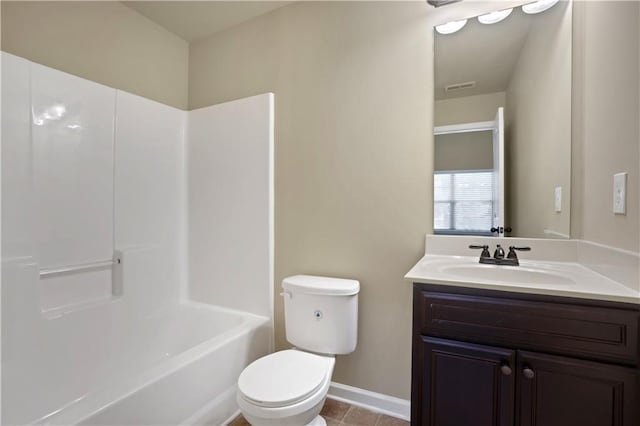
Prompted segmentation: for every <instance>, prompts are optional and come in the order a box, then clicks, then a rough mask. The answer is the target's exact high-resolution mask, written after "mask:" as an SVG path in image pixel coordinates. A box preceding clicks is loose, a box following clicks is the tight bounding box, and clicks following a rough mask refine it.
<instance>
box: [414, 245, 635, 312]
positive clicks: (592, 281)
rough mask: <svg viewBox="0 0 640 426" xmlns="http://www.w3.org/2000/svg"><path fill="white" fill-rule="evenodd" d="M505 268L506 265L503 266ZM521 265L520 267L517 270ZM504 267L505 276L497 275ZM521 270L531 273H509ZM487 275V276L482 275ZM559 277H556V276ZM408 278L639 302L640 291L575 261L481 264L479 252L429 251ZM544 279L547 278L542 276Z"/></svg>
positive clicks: (487, 287)
mask: <svg viewBox="0 0 640 426" xmlns="http://www.w3.org/2000/svg"><path fill="white" fill-rule="evenodd" d="M451 265H454V266H455V268H459V269H460V268H462V270H464V269H465V268H466V270H469V271H473V270H474V269H475V268H480V269H481V270H479V272H482V273H484V272H487V274H478V276H477V277H476V276H474V277H472V278H468V277H465V276H464V275H458V274H456V273H455V269H451V268H449V269H450V270H453V271H454V272H453V273H452V272H449V270H448V267H449V266H451ZM502 268H505V269H502ZM515 268H520V270H514V269H515ZM501 271H504V275H505V277H507V278H506V279H504V280H502V279H495V277H499V276H500V275H501V274H502V272H501ZM547 272H548V273H549V274H550V276H551V279H549V280H547V281H548V282H535V281H536V279H537V278H536V274H537V275H540V276H544V274H545V273H547ZM519 274H523V275H526V274H529V275H530V276H531V277H533V278H532V280H531V282H527V279H524V280H521V282H518V280H517V279H515V280H514V279H509V278H508V277H509V276H511V275H513V276H518V275H519ZM481 275H486V276H481ZM553 277H556V278H557V279H555V280H554V279H553ZM405 279H406V280H408V281H411V282H413V283H425V284H435V285H447V286H456V287H467V288H477V289H486V290H499V291H508V292H516V293H528V294H543V295H551V296H563V297H575V298H582V299H593V300H607V301H614V302H625V303H633V304H640V292H638V291H635V290H634V289H632V288H629V287H627V286H625V285H623V284H620V283H618V282H616V281H613V280H611V279H610V278H607V277H605V276H604V275H600V274H598V273H596V272H594V271H592V270H591V269H589V268H586V267H585V266H583V265H581V264H579V263H575V262H553V261H537V260H522V259H521V260H520V266H502V265H501V266H496V265H479V264H478V256H450V255H437V254H427V255H425V256H424V257H423V258H422V259H420V261H418V263H417V264H416V265H415V266H414V267H413V268H411V270H410V271H409V272H408V273H407V274H406V275H405ZM543 281H544V280H543Z"/></svg>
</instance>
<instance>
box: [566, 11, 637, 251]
mask: <svg viewBox="0 0 640 426" xmlns="http://www.w3.org/2000/svg"><path fill="white" fill-rule="evenodd" d="M638 9H639V4H638V3H637V2H626V1H620V2H616V1H602V2H585V3H579V4H576V11H577V12H578V15H577V19H576V28H575V32H576V35H577V37H576V39H577V40H579V41H580V42H579V43H578V44H576V47H577V49H578V51H577V52H576V56H575V57H574V65H575V72H574V74H575V75H576V79H575V80H574V89H576V90H575V91H574V93H577V96H578V97H579V99H574V107H575V108H576V111H575V112H574V138H573V149H574V152H573V156H574V163H577V164H579V166H578V168H576V169H575V173H574V175H575V176H574V182H575V183H576V184H577V185H576V186H577V188H576V189H575V190H578V191H579V192H578V193H576V195H575V197H574V210H575V211H574V214H573V218H572V221H573V222H575V223H572V233H573V234H574V235H575V236H576V237H580V238H584V239H586V240H589V241H595V242H598V243H602V244H606V245H611V246H614V247H618V248H622V249H626V250H631V251H634V252H638V251H640V235H639V234H640V228H639V222H640V214H639V201H638V200H639V198H640V197H639V195H640V194H639V192H640V189H639V188H638V181H639V169H640V161H639V160H640V132H639V128H638V123H639V120H638V118H639V116H640V105H639V90H640V88H639V78H638V76H639V75H640V69H639V57H638V56H639V48H640V47H639V43H640V41H639V34H638V31H639V16H640V15H639V10H638ZM618 172H628V173H629V175H628V181H627V214H626V216H622V215H614V214H613V212H612V203H613V201H612V200H613V190H612V187H613V174H614V173H618ZM575 190H574V191H575ZM576 207H578V208H576Z"/></svg>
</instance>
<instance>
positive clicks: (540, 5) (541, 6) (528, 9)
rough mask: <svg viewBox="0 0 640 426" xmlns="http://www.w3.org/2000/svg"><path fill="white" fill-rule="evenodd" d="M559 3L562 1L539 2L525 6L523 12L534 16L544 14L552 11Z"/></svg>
mask: <svg viewBox="0 0 640 426" xmlns="http://www.w3.org/2000/svg"><path fill="white" fill-rule="evenodd" d="M559 1H560V0H538V1H536V2H533V3H529V4H525V5H523V6H522V11H523V12H524V13H527V14H529V15H533V14H535V13H540V12H544V11H545V10H547V9H551V8H552V7H553V6H555V4H556V3H558V2H559Z"/></svg>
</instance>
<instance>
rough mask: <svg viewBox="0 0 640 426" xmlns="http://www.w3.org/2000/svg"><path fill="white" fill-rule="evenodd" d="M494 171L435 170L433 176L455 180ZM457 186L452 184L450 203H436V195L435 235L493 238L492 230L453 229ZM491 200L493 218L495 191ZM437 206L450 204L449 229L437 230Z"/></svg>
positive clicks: (434, 203)
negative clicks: (440, 175)
mask: <svg viewBox="0 0 640 426" xmlns="http://www.w3.org/2000/svg"><path fill="white" fill-rule="evenodd" d="M493 172H494V170H493V169H470V170H434V172H433V174H434V176H435V175H439V174H448V175H451V178H452V180H453V176H454V175H455V174H463V173H464V174H470V173H493ZM434 185H435V178H434ZM492 185H493V181H492ZM434 191H435V187H434ZM454 194H455V186H454V185H453V182H451V195H452V196H451V197H450V198H451V199H450V200H448V201H436V200H435V194H434V199H433V211H434V218H433V223H432V226H433V233H434V234H435V235H474V236H487V237H491V236H493V235H494V234H493V233H492V232H491V230H490V229H487V230H486V231H482V230H464V229H456V228H454V227H453V225H454V221H455V204H456V203H457V202H456V201H455V195H454ZM491 194H492V196H491V199H490V200H486V201H489V202H491V217H493V201H494V200H493V190H492V191H491ZM436 204H449V205H450V206H451V207H450V213H449V217H450V220H449V226H450V227H449V228H447V229H444V228H436V226H435V207H436Z"/></svg>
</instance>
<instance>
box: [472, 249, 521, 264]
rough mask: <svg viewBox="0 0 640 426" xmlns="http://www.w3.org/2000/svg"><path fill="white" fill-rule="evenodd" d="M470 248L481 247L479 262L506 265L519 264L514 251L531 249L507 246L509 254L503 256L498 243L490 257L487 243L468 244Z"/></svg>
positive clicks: (502, 250)
mask: <svg viewBox="0 0 640 426" xmlns="http://www.w3.org/2000/svg"><path fill="white" fill-rule="evenodd" d="M469 248H470V249H482V253H480V260H479V262H480V263H486V264H489V265H507V266H518V265H520V261H519V260H518V255H517V254H516V251H531V247H516V246H510V247H509V254H507V257H506V258H505V257H504V249H503V248H502V246H501V245H500V244H498V245H497V246H496V250H495V252H494V253H493V257H491V253H490V252H489V246H488V245H481V246H480V245H473V244H472V245H470V246H469Z"/></svg>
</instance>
